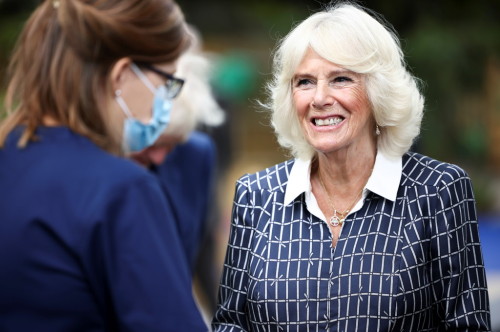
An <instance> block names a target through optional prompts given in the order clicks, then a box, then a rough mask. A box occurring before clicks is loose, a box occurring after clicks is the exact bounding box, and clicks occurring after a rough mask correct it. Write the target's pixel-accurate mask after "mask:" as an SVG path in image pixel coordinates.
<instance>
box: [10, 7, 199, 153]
mask: <svg viewBox="0 0 500 332" xmlns="http://www.w3.org/2000/svg"><path fill="white" fill-rule="evenodd" d="M189 40H190V38H189V34H188V32H187V29H186V25H185V22H184V17H183V14H182V12H181V10H180V9H179V7H178V6H177V4H176V3H175V2H174V1H172V0H58V1H55V0H46V1H45V2H43V3H42V4H41V5H40V6H39V7H38V8H37V9H36V10H35V12H34V13H33V14H32V15H31V17H30V18H29V20H28V21H27V22H26V25H25V26H24V29H23V31H22V33H21V35H20V37H19V40H18V42H17V45H16V47H15V49H14V52H13V54H12V57H11V62H10V65H9V69H8V70H9V75H10V81H9V85H8V88H7V94H6V104H5V106H6V110H7V112H8V116H7V118H6V119H5V120H4V121H3V123H1V124H0V147H1V146H3V144H4V142H5V139H6V136H7V135H8V134H9V133H10V132H11V131H12V130H13V129H14V128H15V127H16V126H18V125H25V130H24V133H23V135H22V137H21V139H20V141H19V146H21V147H23V146H26V144H27V143H28V142H29V141H30V140H33V139H34V138H35V137H34V133H35V130H36V128H37V127H38V126H40V125H42V123H43V118H44V117H45V116H50V117H51V118H53V119H55V120H56V121H57V122H58V123H59V124H61V125H63V126H67V127H69V128H70V129H71V130H73V131H75V132H77V133H79V134H82V135H84V136H87V137H88V138H90V139H91V140H92V141H93V142H95V143H96V144H97V145H99V146H101V147H102V148H104V149H106V150H108V151H110V152H117V151H118V150H119V142H117V141H116V139H114V138H113V135H112V134H111V130H110V128H108V126H107V125H106V123H107V121H106V116H105V112H106V109H107V107H108V105H107V102H108V100H110V99H109V97H108V96H111V95H112V93H113V91H112V89H111V84H110V80H109V74H110V71H111V69H112V67H113V65H114V64H115V63H116V61H118V60H119V59H121V58H124V57H130V58H131V59H132V61H137V62H148V63H165V62H171V61H174V60H176V59H177V58H178V57H179V56H180V55H181V54H182V53H183V52H184V51H185V50H186V49H187V47H188V46H189V42H190V41H189Z"/></svg>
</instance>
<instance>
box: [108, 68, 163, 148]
mask: <svg viewBox="0 0 500 332" xmlns="http://www.w3.org/2000/svg"><path fill="white" fill-rule="evenodd" d="M134 66H135V65H134V64H133V65H132V69H133V70H134V72H136V73H137V71H138V70H139V69H138V68H137V67H135V68H134ZM137 74H138V73H137ZM138 76H139V77H140V78H141V80H143V82H144V80H147V78H146V77H145V75H144V74H142V72H140V74H138ZM144 83H145V84H146V86H148V88H149V89H150V90H153V91H154V101H153V110H152V117H151V120H150V121H149V123H142V122H140V121H139V120H137V119H135V118H134V117H133V116H132V114H131V112H130V110H129V108H128V106H127V104H126V103H125V100H123V98H122V97H121V95H120V94H121V92H120V91H117V92H116V96H115V99H116V101H117V103H118V105H120V108H121V109H122V110H123V112H124V113H125V115H126V116H127V118H126V119H125V121H124V123H123V149H124V150H125V151H126V152H136V151H140V150H143V149H145V148H147V147H148V146H151V145H153V144H154V143H155V142H156V140H157V139H158V137H160V135H161V134H162V133H163V131H164V130H165V128H167V126H168V123H169V121H170V113H171V111H172V100H171V99H169V98H167V97H166V95H167V91H166V88H165V86H164V85H162V86H160V87H158V88H156V89H154V87H153V85H152V84H151V82H149V80H147V83H146V82H144Z"/></svg>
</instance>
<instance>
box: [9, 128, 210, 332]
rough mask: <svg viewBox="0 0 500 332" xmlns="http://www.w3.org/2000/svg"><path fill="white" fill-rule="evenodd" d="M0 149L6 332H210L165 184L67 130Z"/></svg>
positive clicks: (13, 142)
mask: <svg viewBox="0 0 500 332" xmlns="http://www.w3.org/2000/svg"><path fill="white" fill-rule="evenodd" d="M37 136H38V138H39V140H38V141H36V142H33V143H30V144H29V145H28V146H27V147H26V148H24V149H19V148H17V147H16V144H17V139H18V137H19V133H18V132H16V133H13V134H11V135H10V136H9V138H8V140H7V143H6V146H5V147H4V148H3V149H0V331H51V332H52V331H53V332H57V331H65V332H66V331H76V332H77V331H82V332H83V331H85V332H89V331H93V332H97V331H140V332H143V331H206V330H207V327H206V326H205V324H204V322H203V320H202V318H201V315H200V313H199V311H198V309H197V307H196V304H195V302H194V300H193V297H192V293H191V278H190V276H189V273H188V268H187V266H186V264H185V261H184V260H183V253H182V249H181V244H180V242H179V239H178V235H177V232H176V229H175V226H174V225H175V224H174V222H173V217H172V215H171V212H170V211H171V210H170V208H169V206H168V204H167V202H166V201H165V197H164V195H163V193H162V191H161V189H160V187H159V186H158V183H157V180H156V179H155V178H154V177H153V176H151V175H150V174H148V172H147V171H145V170H144V169H142V168H141V167H139V166H137V165H135V164H133V163H132V162H131V161H128V160H125V159H122V158H118V157H114V156H112V155H110V154H108V153H106V152H104V151H103V150H101V149H100V148H98V147H97V146H95V145H94V144H93V143H92V142H90V141H89V140H88V139H87V138H84V137H82V136H79V135H76V134H74V133H73V132H71V131H70V130H69V129H67V128H64V127H57V128H40V129H39V130H38V131H37Z"/></svg>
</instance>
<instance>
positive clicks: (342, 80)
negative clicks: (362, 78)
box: [333, 76, 352, 83]
mask: <svg viewBox="0 0 500 332" xmlns="http://www.w3.org/2000/svg"><path fill="white" fill-rule="evenodd" d="M333 82H335V83H346V82H352V79H351V78H350V77H347V76H339V77H336V78H335V79H334V80H333Z"/></svg>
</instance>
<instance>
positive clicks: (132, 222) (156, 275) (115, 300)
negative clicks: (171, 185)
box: [91, 173, 208, 332]
mask: <svg viewBox="0 0 500 332" xmlns="http://www.w3.org/2000/svg"><path fill="white" fill-rule="evenodd" d="M124 182H125V181H124ZM126 182H127V184H126V185H123V186H122V187H121V188H115V190H114V192H113V193H112V194H113V195H112V196H113V198H104V197H103V198H102V200H103V201H105V202H107V204H106V208H105V211H106V212H105V213H103V217H102V218H103V221H102V222H101V223H100V226H99V227H97V228H96V230H95V231H94V233H95V234H94V235H93V239H94V241H92V242H93V245H92V246H91V250H92V251H93V255H91V256H93V257H94V262H98V263H96V264H95V265H96V266H97V267H96V268H95V270H94V271H93V273H94V275H93V278H94V285H98V286H97V287H104V289H100V291H101V292H103V293H105V294H108V296H107V299H106V300H104V302H108V303H105V306H106V307H108V308H111V309H108V310H107V311H108V314H109V311H111V315H113V316H114V317H115V321H116V325H117V330H119V331H129V332H135V331H137V332H143V331H158V332H159V331H207V330H208V327H207V326H206V324H205V323H204V322H203V319H202V317H201V314H200V312H199V310H198V308H197V305H196V303H195V301H194V298H193V295H192V288H191V278H190V276H189V273H188V269H187V265H186V263H185V261H184V260H183V257H184V256H183V253H182V249H181V244H180V241H179V238H178V235H177V232H176V229H175V223H174V221H173V219H172V214H171V209H170V208H169V206H168V203H167V201H166V200H165V198H164V196H163V194H162V192H161V189H160V187H159V185H158V183H157V182H156V181H155V179H154V178H153V177H151V176H149V175H147V174H145V173H144V176H141V177H139V178H138V179H136V181H126ZM108 203H109V204H108ZM101 271H104V272H101ZM101 285H105V286H101ZM101 303H102V302H101Z"/></svg>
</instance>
